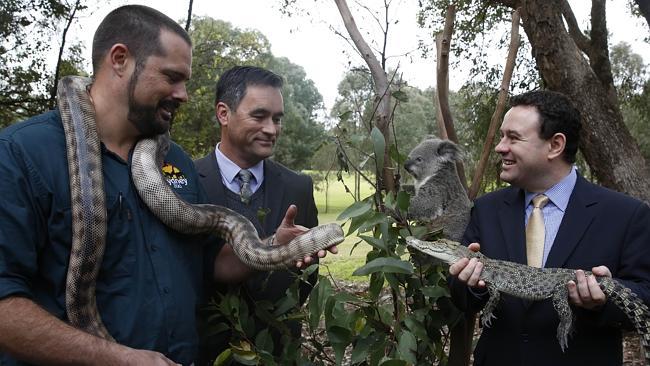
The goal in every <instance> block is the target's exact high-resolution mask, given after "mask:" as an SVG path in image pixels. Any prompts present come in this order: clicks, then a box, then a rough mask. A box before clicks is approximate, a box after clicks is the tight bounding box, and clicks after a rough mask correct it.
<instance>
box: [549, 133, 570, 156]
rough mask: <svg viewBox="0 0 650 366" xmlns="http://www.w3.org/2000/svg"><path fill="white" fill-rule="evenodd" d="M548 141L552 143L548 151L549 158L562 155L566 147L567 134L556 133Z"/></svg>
mask: <svg viewBox="0 0 650 366" xmlns="http://www.w3.org/2000/svg"><path fill="white" fill-rule="evenodd" d="M548 141H549V144H550V145H549V152H548V158H549V160H552V159H555V158H557V157H560V156H562V154H563V153H564V148H565V147H566V136H564V134H563V133H556V134H555V135H553V136H551V138H550V139H549V140H548Z"/></svg>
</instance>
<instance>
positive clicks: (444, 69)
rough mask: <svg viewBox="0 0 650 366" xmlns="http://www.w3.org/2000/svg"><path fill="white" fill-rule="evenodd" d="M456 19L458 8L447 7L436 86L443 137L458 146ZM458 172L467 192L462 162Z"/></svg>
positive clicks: (458, 166) (440, 42)
mask: <svg viewBox="0 0 650 366" xmlns="http://www.w3.org/2000/svg"><path fill="white" fill-rule="evenodd" d="M455 19H456V7H455V6H454V5H449V6H448V7H447V14H446V15H445V27H444V28H443V31H442V37H439V38H438V37H436V43H437V47H438V48H439V53H438V56H439V57H438V62H437V72H436V85H437V86H438V90H437V92H438V93H437V94H438V110H439V111H440V114H441V115H442V120H443V126H441V127H444V133H442V134H441V135H443V136H444V135H446V136H447V137H448V138H449V140H451V141H453V142H455V143H456V144H458V135H456V129H455V128H454V118H453V117H452V115H451V108H449V50H450V49H451V37H452V36H453V34H454V20H455ZM438 41H439V42H438ZM456 170H457V172H458V178H460V182H461V184H462V185H463V188H465V190H467V179H466V178H465V168H464V167H463V164H462V163H461V162H458V163H456Z"/></svg>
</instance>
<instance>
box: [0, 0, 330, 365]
mask: <svg viewBox="0 0 650 366" xmlns="http://www.w3.org/2000/svg"><path fill="white" fill-rule="evenodd" d="M191 58H192V53H191V41H190V38H189V36H188V35H187V33H186V32H185V31H184V30H183V29H182V28H181V27H180V26H179V25H178V24H176V23H175V22H174V21H173V20H171V19H170V18H168V17H167V16H165V15H163V14H162V13H160V12H158V11H156V10H153V9H151V8H148V7H144V6H124V7H121V8H118V9H116V10H114V11H112V12H111V13H110V14H108V15H107V16H106V18H105V19H104V20H103V21H102V23H101V24H100V26H99V28H98V29H97V32H96V33H95V37H94V40H93V72H94V78H93V80H92V83H91V84H90V85H89V86H88V87H87V88H79V89H78V90H77V91H78V92H79V95H82V96H81V97H79V98H85V99H87V100H88V101H89V103H91V105H92V109H93V111H91V112H84V113H90V114H93V112H94V120H95V124H96V128H97V133H98V136H99V138H100V140H101V152H100V154H101V162H102V167H101V169H102V173H103V181H104V193H105V201H106V208H105V212H106V214H107V221H108V222H107V237H106V247H105V252H104V254H103V257H102V258H101V265H100V267H99V274H98V276H97V281H96V293H95V294H94V296H95V298H96V301H97V308H98V310H99V314H100V317H101V319H102V320H103V323H104V325H105V327H106V329H107V331H108V333H109V334H110V335H111V336H112V338H114V339H115V342H113V341H110V340H106V339H104V338H102V337H98V336H95V335H91V334H90V333H87V332H85V331H84V330H81V329H78V328H75V327H73V326H70V325H69V324H68V323H67V320H68V319H69V317H70V316H69V315H71V314H69V313H68V312H67V311H66V290H67V289H66V272H67V268H68V260H69V258H70V247H71V241H72V239H71V235H72V230H71V227H72V213H71V209H70V207H71V194H70V183H69V180H70V175H69V174H68V164H67V157H66V144H65V136H64V130H63V127H62V116H63V113H62V112H61V111H60V110H58V109H57V110H53V111H50V112H48V113H45V114H42V115H40V116H36V117H33V118H31V119H29V120H27V121H25V122H22V123H17V124H15V125H13V126H11V127H9V128H7V129H5V130H3V131H2V132H0V169H1V170H2V171H3V177H4V179H3V180H1V181H0V195H1V196H2V197H3V200H2V202H1V203H0V217H2V219H1V220H0V364H2V365H22V364H28V363H31V364H62V365H68V364H79V365H83V364H92V365H104V364H105V365H109V364H111V365H112V364H119V365H122V364H123V365H170V364H176V363H180V364H191V363H192V362H194V361H195V359H196V356H197V355H196V353H197V347H198V341H197V335H196V329H195V328H196V321H195V307H196V305H197V304H198V302H199V301H200V298H201V288H202V287H203V283H204V280H206V279H207V280H210V279H221V280H223V279H224V278H223V274H224V273H227V275H228V276H227V277H228V278H227V279H230V280H240V281H241V280H243V279H245V278H246V277H247V276H250V275H251V274H252V273H253V271H252V270H251V269H249V268H248V267H246V266H245V265H244V264H243V263H242V262H240V261H239V260H238V259H237V258H236V257H234V255H222V256H219V257H217V256H216V253H217V251H218V246H217V242H216V241H215V240H208V239H206V238H197V237H190V236H187V235H181V234H179V233H176V232H173V231H172V230H171V229H168V228H166V227H165V226H164V225H163V224H162V222H161V221H159V220H158V219H157V218H156V217H155V216H154V215H153V213H152V212H150V211H149V210H148V209H147V208H146V206H144V204H143V203H142V201H141V200H140V199H139V197H138V196H137V192H136V190H135V187H134V185H133V181H132V177H131V173H130V165H131V160H130V159H131V153H132V150H133V147H134V145H135V143H136V142H137V141H138V140H139V139H141V138H142V137H148V136H153V135H156V134H160V133H163V132H166V131H167V130H168V129H169V127H170V124H171V122H172V120H173V117H174V113H175V111H176V109H177V107H178V106H179V105H180V104H181V103H182V102H185V101H186V100H187V97H188V96H187V93H186V90H185V82H186V81H187V80H188V79H189V77H190V74H191ZM60 103H69V104H70V107H71V108H72V107H77V108H80V109H82V108H84V105H85V104H87V103H85V104H82V103H78V102H76V101H71V102H66V101H65V100H62V101H60ZM164 161H165V165H164V166H163V168H162V169H163V172H165V174H166V176H167V178H168V182H169V183H170V185H171V186H172V188H173V189H174V190H175V191H176V193H177V194H178V195H180V196H181V197H182V198H184V199H185V200H187V201H188V202H190V203H200V202H205V194H204V193H203V191H202V190H201V189H200V184H199V183H198V177H197V174H196V172H195V170H194V167H193V164H192V161H191V159H190V158H189V157H188V156H187V155H186V154H185V153H184V152H183V151H182V150H181V149H180V148H179V147H178V146H177V145H175V144H173V143H172V144H171V146H170V150H169V152H168V154H167V156H166V157H165V159H164ZM293 216H295V212H288V213H287V215H286V216H285V220H284V221H283V224H282V225H281V227H280V228H278V230H277V234H276V239H275V240H276V242H279V243H281V244H283V243H286V242H288V241H289V240H290V239H292V238H293V237H295V236H296V235H298V234H300V233H302V232H304V229H303V228H301V227H297V226H295V225H293V222H292V220H293ZM226 254H228V253H226ZM319 254H320V255H324V252H322V253H319ZM310 259H311V258H305V259H304V261H309V260H310ZM89 301H90V300H89Z"/></svg>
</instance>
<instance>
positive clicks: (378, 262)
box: [352, 257, 413, 276]
mask: <svg viewBox="0 0 650 366" xmlns="http://www.w3.org/2000/svg"><path fill="white" fill-rule="evenodd" d="M380 271H381V272H385V273H404V274H412V273H413V265H412V264H411V263H409V262H407V261H403V260H401V259H397V258H389V257H382V258H377V259H374V260H372V261H370V262H368V263H366V264H365V265H363V266H362V267H360V268H357V269H356V270H355V271H354V272H353V273H352V275H353V276H366V275H369V274H371V273H375V272H380Z"/></svg>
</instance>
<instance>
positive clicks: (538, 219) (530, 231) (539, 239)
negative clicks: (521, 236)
mask: <svg viewBox="0 0 650 366" xmlns="http://www.w3.org/2000/svg"><path fill="white" fill-rule="evenodd" d="M547 203H548V197H546V196H545V195H543V194H540V195H537V196H535V198H533V212H532V213H531V214H530V217H529V218H528V226H526V256H527V258H528V265H529V266H532V267H541V266H542V260H543V259H544V238H545V236H546V234H545V228H544V214H543V213H542V208H543V207H544V206H546V204H547Z"/></svg>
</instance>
